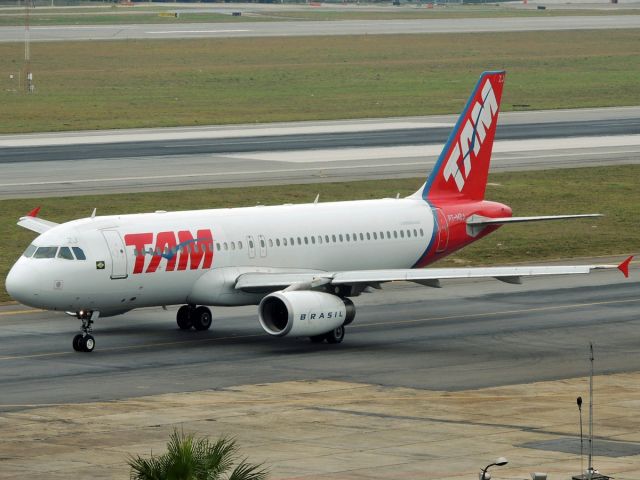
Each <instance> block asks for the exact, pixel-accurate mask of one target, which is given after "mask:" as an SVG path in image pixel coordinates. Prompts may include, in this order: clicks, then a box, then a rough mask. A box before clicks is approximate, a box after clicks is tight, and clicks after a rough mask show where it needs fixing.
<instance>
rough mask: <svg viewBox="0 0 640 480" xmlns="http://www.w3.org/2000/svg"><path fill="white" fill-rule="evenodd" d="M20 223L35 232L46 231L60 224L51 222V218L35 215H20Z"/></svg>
mask: <svg viewBox="0 0 640 480" xmlns="http://www.w3.org/2000/svg"><path fill="white" fill-rule="evenodd" d="M18 225H20V226H21V227H23V228H26V229H27V230H31V231H33V232H37V233H44V232H46V231H47V230H50V229H52V228H53V227H55V226H56V225H58V224H57V223H55V222H50V221H49V220H44V219H43V218H38V217H36V216H35V215H33V216H32V215H27V216H26V217H20V220H18Z"/></svg>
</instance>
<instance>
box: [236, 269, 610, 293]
mask: <svg viewBox="0 0 640 480" xmlns="http://www.w3.org/2000/svg"><path fill="white" fill-rule="evenodd" d="M611 268H618V265H549V266H523V267H470V268H424V269H393V270H353V271H344V272H311V273H287V272H285V273H260V272H256V273H245V274H243V275H240V276H239V277H238V279H237V281H236V285H235V288H236V289H238V290H245V291H251V290H267V291H268V290H271V291H275V290H278V289H285V288H294V289H313V288H317V287H321V286H324V285H326V284H331V285H360V286H362V285H368V286H374V287H377V286H379V284H381V283H385V282H399V281H405V282H414V283H418V284H421V285H425V286H429V287H434V288H439V287H440V281H441V280H460V279H481V278H495V279H497V280H500V281H502V282H505V283H513V284H519V283H521V279H522V278H523V277H539V276H546V275H580V274H588V273H590V272H591V271H592V270H598V269H611Z"/></svg>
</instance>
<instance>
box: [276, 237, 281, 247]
mask: <svg viewBox="0 0 640 480" xmlns="http://www.w3.org/2000/svg"><path fill="white" fill-rule="evenodd" d="M279 246H280V239H279V238H276V247H279Z"/></svg>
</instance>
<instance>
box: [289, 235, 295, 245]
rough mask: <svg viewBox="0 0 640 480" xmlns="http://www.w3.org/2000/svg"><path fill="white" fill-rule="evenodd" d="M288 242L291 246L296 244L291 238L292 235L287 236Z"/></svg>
mask: <svg viewBox="0 0 640 480" xmlns="http://www.w3.org/2000/svg"><path fill="white" fill-rule="evenodd" d="M289 244H290V245H291V246H292V247H293V246H294V245H295V244H296V242H295V240H294V239H293V237H290V238H289Z"/></svg>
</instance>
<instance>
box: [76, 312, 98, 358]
mask: <svg viewBox="0 0 640 480" xmlns="http://www.w3.org/2000/svg"><path fill="white" fill-rule="evenodd" d="M76 316H77V317H78V319H79V320H80V321H81V322H82V326H81V327H80V330H81V332H82V333H79V334H77V335H76V336H75V337H73V349H74V350H75V351H76V352H93V349H94V348H95V346H96V340H95V339H94V338H93V335H91V332H92V331H93V327H92V325H93V322H94V321H96V320H97V319H98V317H99V316H100V312H92V311H87V310H80V311H79V312H77V313H76Z"/></svg>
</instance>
